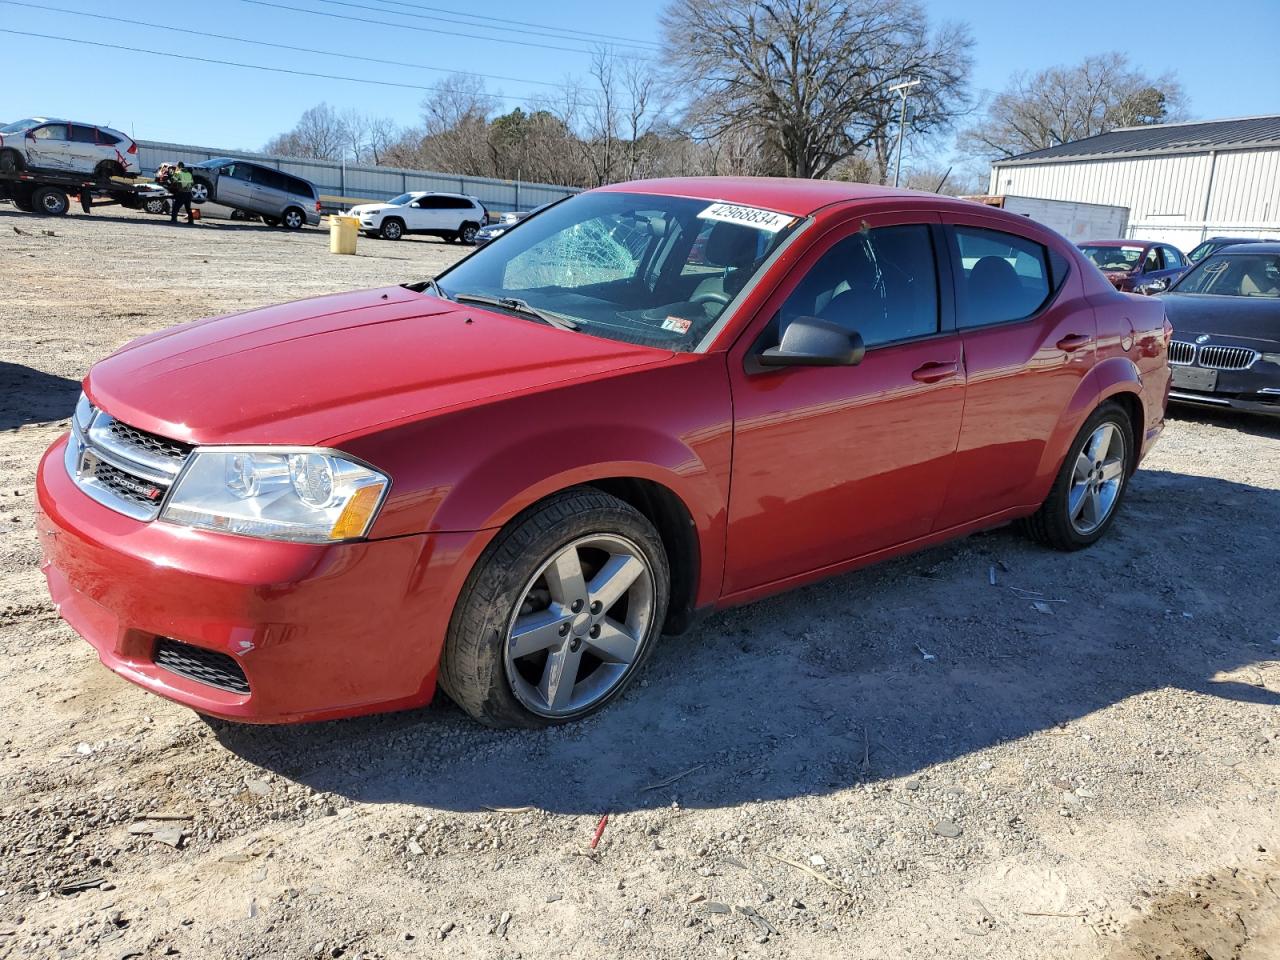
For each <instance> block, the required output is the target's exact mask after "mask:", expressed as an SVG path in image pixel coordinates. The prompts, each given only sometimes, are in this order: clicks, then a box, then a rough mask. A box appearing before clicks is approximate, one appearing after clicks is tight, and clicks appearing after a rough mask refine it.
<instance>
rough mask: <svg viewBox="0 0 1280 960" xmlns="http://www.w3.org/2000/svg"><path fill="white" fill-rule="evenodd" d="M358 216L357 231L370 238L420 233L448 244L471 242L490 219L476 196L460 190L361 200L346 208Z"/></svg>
mask: <svg viewBox="0 0 1280 960" xmlns="http://www.w3.org/2000/svg"><path fill="white" fill-rule="evenodd" d="M347 216H350V217H358V218H359V220H360V231H361V232H362V233H364V234H365V235H366V236H369V237H381V238H382V239H383V240H399V239H400V238H401V237H403V236H404V235H405V234H409V233H422V234H426V235H427V236H433V237H439V238H440V239H442V240H447V241H449V242H450V243H458V242H461V243H466V244H472V243H475V241H476V234H477V233H478V232H479V231H480V228H481V227H482V226H484V225H485V223H487V222H488V220H489V212H488V211H487V210H486V209H485V208H484V204H482V203H481V202H480V201H479V200H477V199H476V198H475V197H468V196H464V195H463V194H460V193H434V192H430V191H424V190H415V191H411V192H410V193H402V194H400V196H398V197H395V198H394V199H392V200H387V201H386V202H384V203H361V204H358V205H356V206H354V207H352V208H351V209H350V210H348V211H347Z"/></svg>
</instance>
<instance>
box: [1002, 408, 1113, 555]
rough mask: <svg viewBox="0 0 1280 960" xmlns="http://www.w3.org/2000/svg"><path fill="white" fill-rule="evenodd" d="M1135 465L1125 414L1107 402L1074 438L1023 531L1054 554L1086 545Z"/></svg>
mask: <svg viewBox="0 0 1280 960" xmlns="http://www.w3.org/2000/svg"><path fill="white" fill-rule="evenodd" d="M1136 465H1137V448H1136V446H1135V444H1134V437H1133V425H1132V424H1131V423H1130V422H1129V415H1128V413H1127V412H1126V411H1125V410H1124V408H1123V407H1121V406H1120V405H1119V404H1118V403H1114V402H1110V401H1108V402H1107V403H1104V404H1102V406H1100V407H1098V409H1097V410H1095V411H1094V412H1093V413H1092V414H1091V415H1090V416H1089V419H1088V420H1086V421H1085V423H1084V426H1083V427H1081V428H1080V432H1079V433H1078V434H1076V438H1075V440H1074V441H1073V442H1072V444H1071V448H1070V450H1068V452H1067V456H1066V459H1065V460H1064V461H1063V463H1062V468H1061V469H1060V470H1059V471H1058V476H1057V477H1056V478H1055V480H1054V482H1053V487H1052V488H1051V489H1050V490H1049V496H1048V497H1047V498H1046V499H1045V501H1044V503H1043V504H1041V506H1040V509H1039V510H1037V511H1036V512H1035V513H1034V514H1032V515H1031V516H1030V517H1028V518H1027V519H1025V520H1023V521H1022V528H1023V530H1024V532H1025V533H1026V534H1027V535H1028V536H1030V537H1031V539H1032V540H1035V541H1036V542H1038V543H1043V544H1045V545H1047V546H1050V547H1053V548H1054V549H1055V550H1066V551H1071V550H1081V549H1083V548H1085V547H1088V546H1091V545H1092V544H1094V543H1096V542H1097V541H1098V540H1100V539H1101V538H1102V535H1103V534H1105V533H1106V532H1107V530H1108V529H1109V528H1110V527H1111V524H1112V523H1113V522H1114V521H1115V518H1116V514H1117V513H1118V512H1119V510H1120V504H1121V501H1122V500H1123V499H1124V494H1125V491H1126V490H1127V489H1128V487H1129V478H1130V477H1131V476H1133V471H1134V469H1135V467H1136ZM1073 507H1077V509H1076V510H1074V511H1073Z"/></svg>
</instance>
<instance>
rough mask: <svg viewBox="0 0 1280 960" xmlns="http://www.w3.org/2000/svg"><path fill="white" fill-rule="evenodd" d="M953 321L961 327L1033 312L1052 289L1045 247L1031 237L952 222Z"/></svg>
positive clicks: (977, 325)
mask: <svg viewBox="0 0 1280 960" xmlns="http://www.w3.org/2000/svg"><path fill="white" fill-rule="evenodd" d="M952 234H953V236H954V237H955V250H954V251H953V254H952V256H953V259H954V261H955V264H954V265H955V274H956V308H957V317H956V321H957V325H958V326H960V327H961V328H962V329H964V328H970V327H985V326H989V325H991V324H995V323H1008V322H1010V321H1012V320H1023V319H1025V318H1027V317H1030V316H1031V315H1032V314H1034V313H1036V312H1038V311H1039V310H1040V308H1041V307H1042V306H1044V304H1045V303H1046V302H1047V301H1048V299H1049V297H1050V296H1051V294H1052V292H1053V290H1054V284H1053V283H1052V282H1051V280H1050V271H1049V255H1048V251H1047V250H1046V249H1045V248H1044V247H1043V246H1042V245H1041V244H1039V243H1036V242H1035V241H1034V240H1029V239H1028V238H1026V237H1021V236H1018V235H1017V234H1013V233H1005V232H1004V231H1001V230H988V229H986V228H985V227H966V226H956V227H953V228H952Z"/></svg>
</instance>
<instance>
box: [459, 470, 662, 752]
mask: <svg viewBox="0 0 1280 960" xmlns="http://www.w3.org/2000/svg"><path fill="white" fill-rule="evenodd" d="M669 590H670V573H669V570H668V564H667V555H666V552H665V550H664V549H663V546H662V541H661V539H660V538H659V536H658V533H657V531H656V530H655V529H654V528H653V525H652V524H651V523H650V522H649V521H648V520H647V519H646V518H645V517H644V516H643V515H642V514H641V513H639V512H638V511H637V510H636V509H635V508H633V507H631V506H630V505H629V504H626V503H624V502H623V501H621V500H618V499H617V498H615V497H611V496H609V495H607V494H604V493H601V492H600V491H598V490H593V489H591V488H588V487H579V488H576V489H572V490H566V491H564V492H563V493H560V494H557V495H556V496H554V497H551V498H550V499H548V500H546V501H544V502H543V503H541V504H538V505H537V506H535V507H532V508H530V509H529V510H528V511H526V512H525V513H524V514H522V515H521V516H519V517H517V518H516V519H515V520H513V521H512V522H511V523H510V524H508V526H507V527H506V528H505V529H504V530H503V531H502V532H501V533H499V534H498V536H497V537H496V538H495V539H494V541H493V543H491V544H490V545H489V547H488V548H487V549H486V550H485V552H484V554H483V555H482V556H481V558H480V560H479V561H478V562H477V564H476V567H475V569H474V570H473V571H472V572H471V576H470V577H468V579H467V583H466V586H465V587H464V588H463V591H462V594H461V596H460V597H459V599H458V605H457V607H456V608H455V609H454V612H453V619H452V621H451V622H450V625H449V634H448V637H447V639H446V642H445V649H444V654H443V656H442V658H441V664H440V683H441V686H442V687H443V688H444V690H445V692H446V693H448V694H449V696H450V697H451V698H453V700H454V701H455V702H457V703H458V705H459V706H461V707H462V708H463V709H464V710H466V711H467V712H468V713H469V714H471V716H473V717H475V718H476V719H477V720H479V721H481V722H482V723H486V724H488V725H490V726H493V727H544V726H549V725H551V724H556V723H564V722H567V721H569V720H576V719H579V718H581V717H585V716H588V715H589V714H592V713H594V712H596V711H597V710H600V709H601V708H603V707H604V706H605V705H606V704H607V703H609V702H610V701H612V700H613V699H614V698H615V697H617V696H618V695H619V694H620V693H621V692H622V691H623V690H624V689H626V687H627V685H628V684H629V683H630V682H631V680H632V678H633V677H634V676H635V673H636V671H637V670H639V668H640V666H641V665H642V664H643V663H644V661H645V659H646V658H647V657H648V656H649V654H650V652H651V651H652V649H653V647H654V645H655V644H656V642H657V638H658V635H659V632H660V630H661V627H662V622H663V618H664V617H665V615H666V609H667V598H668V595H669Z"/></svg>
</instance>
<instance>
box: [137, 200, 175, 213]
mask: <svg viewBox="0 0 1280 960" xmlns="http://www.w3.org/2000/svg"><path fill="white" fill-rule="evenodd" d="M142 209H143V210H145V211H147V213H154V214H156V215H157V216H159V215H163V214H166V213H168V212H169V201H168V200H166V199H164V197H152V198H151V199H150V200H148V201H146V202H145V203H144V204H143V205H142Z"/></svg>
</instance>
